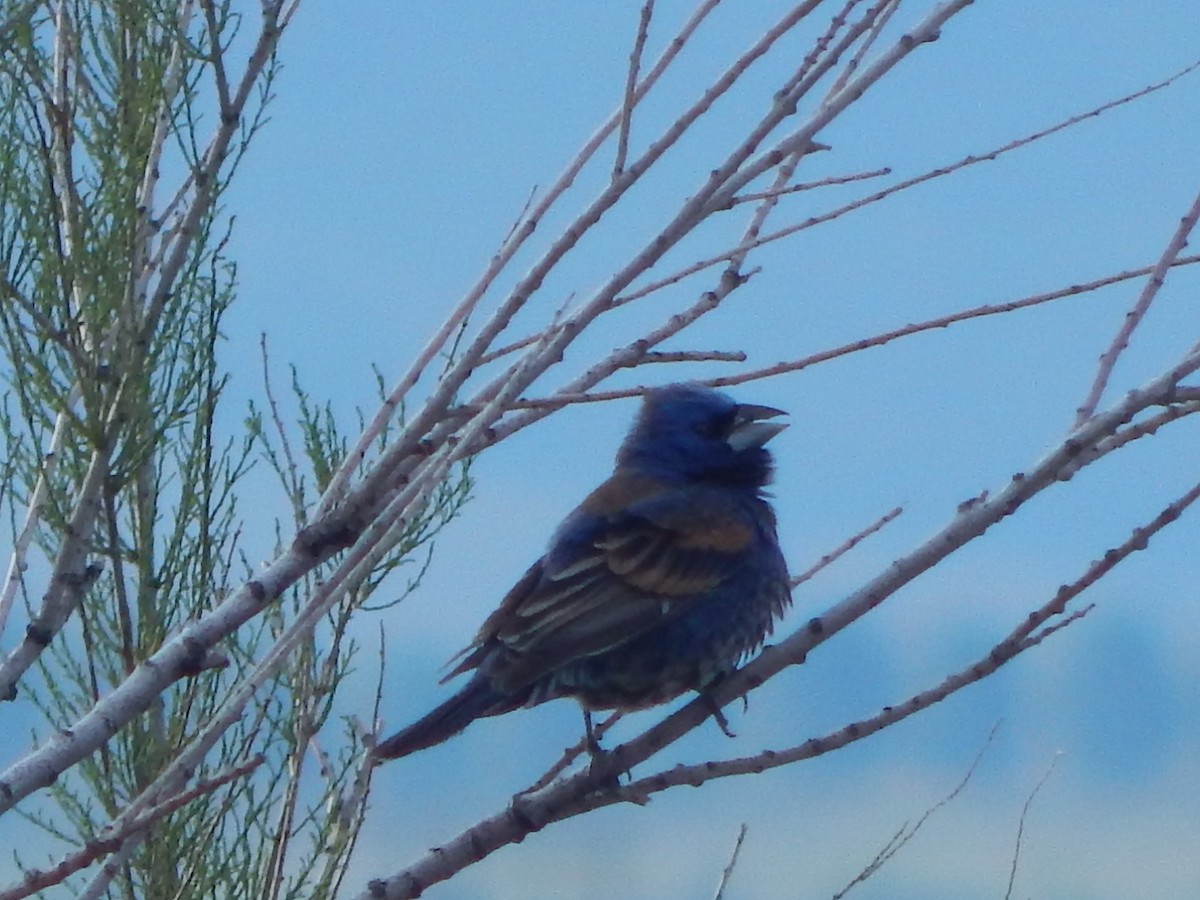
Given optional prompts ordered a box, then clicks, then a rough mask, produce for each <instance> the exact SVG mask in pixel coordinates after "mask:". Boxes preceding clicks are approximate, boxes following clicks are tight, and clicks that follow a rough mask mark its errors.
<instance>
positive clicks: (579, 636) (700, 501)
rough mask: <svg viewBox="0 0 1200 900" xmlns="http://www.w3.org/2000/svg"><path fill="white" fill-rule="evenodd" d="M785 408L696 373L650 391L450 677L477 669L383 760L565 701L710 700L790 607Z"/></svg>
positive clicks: (627, 705) (393, 742) (602, 705)
mask: <svg viewBox="0 0 1200 900" xmlns="http://www.w3.org/2000/svg"><path fill="white" fill-rule="evenodd" d="M782 415H785V413H784V412H783V410H779V409H775V408H773V407H770V406H758V405H754V404H747V403H738V402H736V401H735V400H733V399H732V398H731V397H730V396H728V395H727V394H725V393H722V392H720V391H717V390H714V389H712V388H709V387H705V386H702V385H700V384H697V383H694V382H687V383H680V384H672V385H667V386H664V387H659V388H652V389H650V390H648V391H647V392H646V393H645V395H644V398H643V401H642V406H641V409H640V411H639V413H638V416H637V419H636V420H635V422H634V424H633V427H632V428H631V430H630V431H629V433H628V435H627V436H626V438H625V440H624V441H623V442H622V443H621V445H620V448H619V450H618V452H617V456H616V464H615V467H614V469H613V473H612V475H611V476H610V477H609V478H608V479H607V480H606V481H604V482H603V483H602V484H601V485H600V486H599V487H598V488H596V489H595V490H594V491H592V492H591V493H590V494H589V495H588V496H587V497H586V498H585V499H584V500H583V502H582V503H580V504H579V506H578V507H576V508H575V510H574V511H573V512H571V513H570V514H569V515H568V516H567V517H566V518H565V519H564V520H563V522H562V523H561V524H560V525H559V527H558V528H557V530H556V531H555V532H554V534H553V537H552V538H551V540H550V542H549V546H548V548H547V550H546V552H545V553H544V555H543V556H542V557H541V558H540V559H538V560H537V561H536V562H535V563H534V564H533V565H532V566H530V567H529V569H528V571H526V572H525V574H524V575H523V576H522V577H521V579H520V580H519V581H517V583H516V584H515V585H514V586H513V588H512V589H511V590H510V591H509V592H508V594H507V595H506V596H505V597H504V598H503V600H502V601H501V603H500V605H499V607H498V608H497V609H496V611H495V612H493V613H492V614H491V615H490V616H489V617H488V618H487V619H486V620H485V621H484V623H483V626H482V627H481V628H480V629H479V633H478V634H477V635H476V637H475V639H474V641H473V642H472V643H471V644H470V645H469V646H468V647H466V648H465V649H464V650H462V651H461V652H460V653H459V654H457V655H456V656H455V657H453V658H452V659H451V660H450V662H449V663H447V665H451V664H454V668H453V669H451V671H450V672H449V674H447V675H446V677H445V678H443V679H442V683H445V682H447V681H449V680H450V679H452V678H455V677H457V676H459V675H463V674H465V673H467V672H470V673H471V675H470V679H469V680H468V681H467V682H466V683H465V684H464V685H463V686H462V687H461V688H460V689H459V690H458V692H457V693H455V694H454V695H453V696H451V697H450V698H449V699H448V700H446V701H445V702H444V703H442V704H441V705H439V706H437V707H436V708H435V709H434V710H433V711H432V712H430V713H428V714H427V715H425V716H423V717H422V718H420V719H418V720H417V721H416V722H414V723H413V724H411V725H409V726H408V727H407V728H404V729H402V730H401V731H398V732H396V733H395V734H394V735H392V736H391V737H388V738H386V739H384V740H381V741H379V742H378V743H377V744H376V745H375V746H374V747H373V749H372V751H371V753H372V755H373V757H374V759H375V761H376V762H381V761H383V760H390V759H398V758H400V757H403V756H407V755H408V754H410V753H414V752H416V751H418V750H422V749H425V748H428V747H431V746H434V745H435V744H439V743H441V742H442V741H444V740H446V739H448V738H450V737H453V736H454V735H456V734H458V733H459V732H461V731H462V730H463V729H465V728H466V727H467V726H468V725H469V724H470V723H471V722H473V721H474V720H475V719H478V718H482V717H486V716H497V715H501V714H503V713H508V712H511V711H513V710H516V709H519V708H522V707H531V706H537V705H538V704H541V703H544V702H546V701H548V700H553V699H556V698H559V697H573V698H575V699H576V700H577V701H578V702H579V703H580V704H581V705H582V706H583V708H584V712H585V719H586V720H587V721H589V722H590V719H589V718H588V716H589V713H590V711H592V710H610V709H613V710H620V711H631V710H638V709H644V708H647V707H651V706H656V705H658V704H661V703H665V702H667V701H669V700H672V699H674V698H676V697H678V696H680V695H682V694H684V693H686V692H688V691H697V692H700V693H701V695H703V692H704V691H705V690H706V689H707V688H709V687H711V686H713V685H714V684H715V683H716V682H717V681H719V680H720V679H721V678H722V677H724V676H725V675H727V674H728V673H730V672H732V671H733V670H735V669H736V668H737V666H738V665H739V664H740V663H741V662H742V661H743V660H744V659H745V658H746V657H748V656H749V655H750V654H752V653H753V652H754V651H756V650H758V649H759V648H760V647H761V646H762V645H763V643H764V641H765V640H766V638H767V637H768V636H769V635H770V634H771V632H772V631H773V629H774V625H775V622H776V621H777V620H778V619H779V618H780V617H781V616H782V615H783V613H784V611H785V610H786V608H787V607H788V605H789V604H790V602H791V589H790V586H789V581H788V570H787V565H786V563H785V562H784V557H783V553H782V551H781V550H780V547H779V539H778V537H777V534H776V519H775V513H774V511H773V510H772V508H771V505H770V503H769V502H768V496H769V495H767V494H766V493H765V490H764V489H765V487H766V486H767V485H768V484H769V483H770V481H771V478H772V474H773V469H774V463H773V459H772V456H771V453H770V452H769V451H768V450H767V449H766V448H765V446H764V445H765V444H766V443H767V442H768V441H769V440H771V439H772V438H773V437H775V436H776V435H778V434H779V433H780V432H781V431H783V430H784V429H785V428H787V424H786V423H782V422H778V421H773V420H774V419H776V417H778V416H782ZM714 714H715V715H716V716H717V721H718V722H721V723H723V721H724V720H723V718H722V717H721V716H720V711H719V709H718V708H717V707H715V706H714ZM590 736H591V735H590V730H589V738H590Z"/></svg>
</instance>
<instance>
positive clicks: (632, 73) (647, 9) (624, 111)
mask: <svg viewBox="0 0 1200 900" xmlns="http://www.w3.org/2000/svg"><path fill="white" fill-rule="evenodd" d="M653 15H654V0H646V2H645V3H643V4H642V14H641V16H640V17H639V18H638V30H637V37H636V38H634V41H633V50H631V51H630V53H629V70H628V71H627V73H626V75H625V97H624V99H623V100H622V101H621V125H620V129H619V131H618V132H617V158H616V160H615V161H614V162H613V172H612V177H613V179H614V180H615V179H617V178H620V177H621V173H622V172H624V171H625V160H626V158H627V157H628V156H629V124H630V120H631V119H632V118H633V107H634V105H635V104H636V103H637V101H638V99H639V98H638V94H637V80H638V69H640V68H641V65H642V52H643V51H644V50H645V49H646V36H647V35H648V34H649V33H650V19H651V17H652V16H653Z"/></svg>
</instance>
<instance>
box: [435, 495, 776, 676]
mask: <svg viewBox="0 0 1200 900" xmlns="http://www.w3.org/2000/svg"><path fill="white" fill-rule="evenodd" d="M756 538H757V533H756V527H755V523H754V522H753V520H752V519H750V518H749V517H748V516H747V511H746V507H745V505H744V501H739V500H738V499H737V498H736V497H733V496H731V495H729V494H728V493H726V492H724V491H720V490H718V489H705V488H676V487H670V486H665V485H663V484H661V483H659V482H657V481H653V480H651V479H648V478H645V477H640V476H636V475H622V474H620V473H618V474H617V475H614V476H613V478H611V479H609V481H607V482H605V484H604V485H602V486H601V487H600V488H598V489H597V490H596V491H595V492H593V494H592V495H591V496H590V497H588V499H587V500H585V501H584V503H583V504H582V505H581V506H580V508H579V509H578V510H577V511H576V512H575V513H573V514H572V516H571V517H569V518H568V519H567V521H566V522H564V524H563V527H562V528H561V529H560V530H559V533H558V534H557V536H556V538H555V541H554V544H553V545H552V547H551V549H550V551H549V552H548V553H547V554H546V556H545V557H543V558H542V559H541V560H539V561H538V563H536V564H535V565H534V566H533V567H531V568H530V569H529V571H528V572H526V574H525V576H524V577H523V578H522V579H521V580H520V581H519V582H518V583H517V584H516V585H515V586H514V588H513V590H511V591H510V592H509V594H508V596H506V597H505V599H504V601H503V602H502V603H501V605H500V608H499V609H497V610H496V612H495V613H493V614H492V616H491V617H490V618H489V619H488V620H487V621H486V622H485V623H484V626H483V628H482V629H481V630H480V633H479V635H478V637H477V638H476V642H475V644H474V645H473V646H472V648H468V651H467V652H468V655H467V656H466V658H464V659H463V660H462V661H461V662H460V664H459V665H458V667H456V668H455V670H454V672H452V673H451V675H454V674H457V673H458V672H461V671H465V670H466V669H470V668H473V667H475V666H477V665H479V664H480V662H482V660H483V659H484V658H485V657H491V662H490V666H491V667H492V669H493V674H494V677H496V678H497V679H498V680H499V681H501V682H503V683H506V685H507V686H508V687H509V688H510V689H516V688H518V687H520V686H523V685H525V684H529V683H532V682H533V681H535V680H536V679H537V678H539V677H541V676H542V675H544V674H546V673H547V672H550V671H553V670H554V669H556V668H558V667H560V666H563V665H565V664H568V663H570V662H571V661H573V660H576V659H580V658H583V657H587V656H593V655H595V654H598V653H603V652H604V651H606V650H610V649H612V648H613V647H617V646H620V645H621V644H623V643H626V642H628V641H630V640H632V639H634V638H636V637H638V636H640V635H642V634H644V633H645V632H647V631H648V630H650V629H651V628H653V627H655V626H656V625H659V624H661V623H663V622H665V621H668V620H670V619H672V618H674V617H676V616H678V615H680V614H681V613H682V612H683V611H684V610H685V609H686V608H687V607H688V605H689V604H690V603H692V602H694V601H695V600H696V599H697V598H699V597H703V596H705V595H707V594H708V593H709V592H710V591H712V590H713V589H715V588H717V587H719V586H720V585H721V583H722V582H724V581H725V580H726V579H728V578H730V577H732V576H733V575H734V574H735V573H736V572H737V571H738V569H739V568H740V567H741V566H743V565H744V563H745V560H746V555H747V551H748V550H749V549H750V548H751V545H752V543H753V542H754V541H755V540H756ZM496 651H499V653H497V652H496Z"/></svg>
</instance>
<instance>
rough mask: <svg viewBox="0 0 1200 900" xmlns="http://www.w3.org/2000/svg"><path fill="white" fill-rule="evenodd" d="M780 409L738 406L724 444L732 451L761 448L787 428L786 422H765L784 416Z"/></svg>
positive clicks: (746, 405)
mask: <svg viewBox="0 0 1200 900" xmlns="http://www.w3.org/2000/svg"><path fill="white" fill-rule="evenodd" d="M786 415H787V413H785V412H784V411H783V410H782V409H775V407H773V406H755V405H754V404H753V403H741V404H739V405H738V409H737V415H736V416H735V417H734V420H733V430H732V431H731V432H729V437H727V438H726V439H725V443H727V444H729V446H730V447H732V448H733V449H734V450H737V451H739V452H740V451H742V450H749V449H750V448H751V447H761V446H762V445H763V444H765V443H766V442H767V441H769V440H770V439H771V438H773V437H775V435H777V434H779V432H781V431H783V430H784V429H785V428H787V423H786V422H767V421H764V420H765V419H773V418H775V417H776V416H786Z"/></svg>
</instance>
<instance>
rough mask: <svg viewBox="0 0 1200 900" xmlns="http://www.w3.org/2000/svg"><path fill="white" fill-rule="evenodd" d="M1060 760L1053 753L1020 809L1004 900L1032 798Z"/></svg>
mask: <svg viewBox="0 0 1200 900" xmlns="http://www.w3.org/2000/svg"><path fill="white" fill-rule="evenodd" d="M1060 759H1062V753H1061V752H1060V753H1055V754H1054V758H1053V759H1051V760H1050V765H1048V766H1047V767H1046V771H1045V772H1043V773H1042V777H1041V778H1039V779H1038V782H1037V784H1035V785H1034V786H1033V790H1032V791H1030V792H1029V796H1028V797H1026V798H1025V805H1024V806H1022V807H1021V818H1020V820H1019V821H1018V822H1017V840H1016V844H1015V846H1014V847H1013V855H1012V865H1011V866H1010V867H1009V870H1008V889H1007V890H1006V891H1005V892H1004V900H1011V898H1012V892H1013V885H1014V884H1015V883H1016V880H1017V863H1018V862H1019V861H1020V859H1021V840H1022V838H1024V836H1025V820H1026V819H1027V818H1028V817H1029V807H1030V806H1032V805H1033V798H1034V797H1036V796H1037V795H1038V791H1040V790H1041V789H1042V785H1044V784H1045V783H1046V781H1047V780H1048V779H1049V778H1050V773H1051V772H1053V771H1054V767H1055V766H1057V765H1058V761H1059V760H1060Z"/></svg>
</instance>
